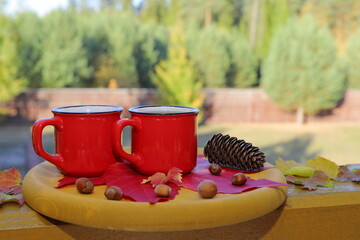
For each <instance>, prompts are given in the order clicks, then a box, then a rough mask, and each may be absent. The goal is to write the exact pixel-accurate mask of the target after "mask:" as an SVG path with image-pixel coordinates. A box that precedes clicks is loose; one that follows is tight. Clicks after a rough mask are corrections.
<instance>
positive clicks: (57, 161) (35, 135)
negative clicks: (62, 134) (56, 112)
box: [32, 118, 64, 169]
mask: <svg viewBox="0 0 360 240" xmlns="http://www.w3.org/2000/svg"><path fill="white" fill-rule="evenodd" d="M48 125H52V126H54V127H55V128H56V129H57V130H61V129H62V128H63V122H62V120H61V119H60V118H43V119H39V120H37V121H36V122H35V123H34V125H33V127H32V142H33V147H34V150H35V152H36V153H37V154H38V155H39V156H40V157H42V158H44V159H45V160H47V161H49V162H51V163H52V164H54V165H55V166H57V167H59V168H60V169H61V168H62V167H63V166H64V160H63V158H62V156H61V155H60V154H55V155H51V154H49V153H47V152H46V151H45V150H44V148H43V143H42V132H43V130H44V128H45V127H46V126H48Z"/></svg>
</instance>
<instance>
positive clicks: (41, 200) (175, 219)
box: [23, 162, 287, 231]
mask: <svg viewBox="0 0 360 240" xmlns="http://www.w3.org/2000/svg"><path fill="white" fill-rule="evenodd" d="M267 166H269V165H267ZM62 177H63V175H62V174H61V173H59V171H58V170H57V168H56V167H55V166H54V165H52V164H51V163H48V162H43V163H41V164H39V165H37V166H35V167H34V168H32V169H31V170H30V171H29V172H28V173H27V175H26V176H25V178H24V181H23V195H24V197H25V199H26V202H27V204H28V205H29V206H30V207H31V208H33V209H34V210H36V211H37V212H39V213H41V214H44V215H45V216H48V217H51V218H54V219H57V220H61V221H64V222H68V223H73V224H79V225H84V226H89V227H97V228H106V229H119V230H131V231H180V230H193V229H204V228H211V227H219V226H224V225H230V224H235V223H239V222H243V221H248V220H250V219H254V218H257V217H260V216H263V215H265V214H267V213H269V212H271V211H273V210H275V209H276V208H278V207H279V206H280V205H281V204H282V203H283V202H284V201H285V199H286V195H287V194H286V192H287V189H286V188H285V187H276V188H275V187H264V188H258V189H255V190H252V191H249V192H244V193H241V194H217V195H216V196H215V197H214V198H212V199H202V198H200V197H199V195H198V193H197V192H194V191H191V190H188V189H184V188H181V190H180V192H179V195H178V196H177V197H176V198H175V200H171V201H168V202H160V203H156V204H153V205H151V204H149V203H142V202H131V201H126V200H121V201H110V200H107V199H106V198H105V197H104V191H105V188H106V187H105V186H97V187H95V189H94V192H93V193H92V194H89V195H85V194H80V193H78V192H77V191H76V188H75V187H74V186H67V187H64V188H61V189H56V188H54V187H55V186H56V185H57V181H58V179H60V178H62ZM251 177H252V178H254V179H259V178H267V179H270V180H273V181H278V182H283V183H285V182H286V180H285V178H284V176H283V174H282V173H281V172H280V171H279V170H278V169H277V168H270V169H267V170H265V171H262V172H259V173H255V174H252V175H251Z"/></svg>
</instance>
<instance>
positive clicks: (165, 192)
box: [154, 184, 171, 197]
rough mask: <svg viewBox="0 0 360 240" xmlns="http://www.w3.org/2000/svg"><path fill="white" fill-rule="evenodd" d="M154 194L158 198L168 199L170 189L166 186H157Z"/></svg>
mask: <svg viewBox="0 0 360 240" xmlns="http://www.w3.org/2000/svg"><path fill="white" fill-rule="evenodd" d="M154 192H155V194H156V195H157V196H158V197H169V196H170V193H171V187H170V186H168V185H166V184H159V185H157V186H156V187H155V189H154Z"/></svg>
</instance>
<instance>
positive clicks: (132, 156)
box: [113, 118, 141, 163]
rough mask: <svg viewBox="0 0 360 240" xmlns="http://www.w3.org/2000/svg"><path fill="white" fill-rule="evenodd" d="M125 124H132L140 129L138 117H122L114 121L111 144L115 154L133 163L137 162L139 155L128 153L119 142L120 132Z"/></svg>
mask: <svg viewBox="0 0 360 240" xmlns="http://www.w3.org/2000/svg"><path fill="white" fill-rule="evenodd" d="M126 126H132V127H134V128H135V129H136V130H140V129H141V122H140V119H138V118H132V119H128V118H124V119H120V120H118V121H116V122H115V124H114V127H115V130H114V134H113V144H114V145H113V146H114V149H115V153H116V154H117V155H119V156H120V157H122V158H124V159H126V160H128V161H129V162H130V163H135V162H139V160H140V157H139V156H138V155H135V154H129V153H127V152H125V151H124V149H123V148H122V144H121V137H120V136H121V132H122V131H123V129H124V127H126Z"/></svg>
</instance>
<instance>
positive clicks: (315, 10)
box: [302, 0, 360, 52]
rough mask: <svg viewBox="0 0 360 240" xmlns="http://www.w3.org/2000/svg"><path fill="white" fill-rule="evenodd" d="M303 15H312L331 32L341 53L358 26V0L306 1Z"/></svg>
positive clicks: (359, 6) (359, 17)
mask: <svg viewBox="0 0 360 240" xmlns="http://www.w3.org/2000/svg"><path fill="white" fill-rule="evenodd" d="M302 13H303V14H313V15H314V16H316V18H317V20H318V21H319V22H320V24H322V25H325V26H327V27H328V28H330V30H331V31H332V33H333V35H334V37H335V39H336V41H337V45H338V48H339V50H340V51H341V52H343V51H345V49H346V42H347V39H348V37H349V36H350V35H351V34H352V33H353V32H354V31H356V29H357V28H358V27H359V26H360V1H359V0H345V1H344V0H343V1H338V0H322V1H315V0H307V1H306V3H305V4H304V6H303V8H302Z"/></svg>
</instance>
